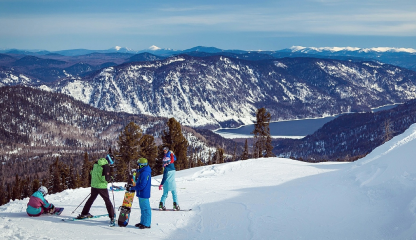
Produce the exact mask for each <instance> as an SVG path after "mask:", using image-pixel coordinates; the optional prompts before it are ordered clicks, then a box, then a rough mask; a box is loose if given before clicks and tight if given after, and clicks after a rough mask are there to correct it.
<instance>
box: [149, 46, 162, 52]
mask: <svg viewBox="0 0 416 240" xmlns="http://www.w3.org/2000/svg"><path fill="white" fill-rule="evenodd" d="M160 49H161V48H160V47H158V46H156V45H152V46H150V47H149V50H152V51H157V50H160Z"/></svg>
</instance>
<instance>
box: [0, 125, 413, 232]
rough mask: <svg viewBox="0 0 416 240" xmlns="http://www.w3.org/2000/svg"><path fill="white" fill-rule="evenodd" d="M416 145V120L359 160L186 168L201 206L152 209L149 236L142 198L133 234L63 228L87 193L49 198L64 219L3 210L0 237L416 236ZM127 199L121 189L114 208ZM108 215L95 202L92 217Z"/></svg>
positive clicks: (15, 206)
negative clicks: (179, 209)
mask: <svg viewBox="0 0 416 240" xmlns="http://www.w3.org/2000/svg"><path fill="white" fill-rule="evenodd" d="M414 149H416V124H415V125H412V126H411V127H410V128H409V129H408V130H407V131H406V132H405V133H403V134H402V135H399V136H396V137H395V138H394V139H392V140H390V141H389V142H387V143H386V144H384V145H383V146H380V147H379V148H377V149H375V150H374V151H373V152H372V153H370V154H369V155H368V156H367V157H365V158H363V159H361V160H359V161H357V162H354V163H319V164H311V163H304V162H298V161H294V160H290V159H282V158H268V159H251V160H246V161H238V162H232V163H226V164H220V165H211V166H205V167H199V168H194V169H189V170H184V171H179V172H178V173H177V186H178V192H179V201H180V205H181V207H182V208H183V209H186V208H192V209H193V210H192V211H190V212H159V211H153V212H152V213H153V216H152V228H151V229H146V230H139V229H136V228H134V227H133V226H134V224H135V223H137V222H139V219H140V210H139V208H138V204H137V203H138V201H137V199H135V202H134V203H133V211H132V219H131V221H130V223H131V225H129V226H128V227H127V228H120V227H115V228H110V227H108V226H107V225H108V219H102V218H101V219H95V220H89V221H78V222H62V221H61V220H60V218H62V217H68V216H75V215H76V214H78V213H79V212H80V211H81V210H80V209H78V211H77V213H74V214H72V215H71V212H72V211H73V210H74V209H75V208H76V206H77V205H78V204H79V203H80V202H81V201H82V200H83V199H84V198H85V197H86V196H87V195H88V193H89V191H90V190H89V188H82V189H76V190H66V191H64V192H62V193H58V194H54V195H51V196H47V199H48V200H49V201H50V202H52V203H54V204H55V205H56V206H60V207H65V208H66V210H65V211H64V212H63V213H62V216H60V217H50V216H49V217H47V216H43V217H39V218H29V217H27V216H26V214H25V207H26V204H27V202H28V199H24V200H20V201H14V202H10V203H8V204H6V205H4V206H1V207H0V238H1V239H116V238H118V237H123V238H124V237H127V238H130V237H134V238H140V239H147V240H148V239H366V240H368V239H416V160H415V159H414ZM160 179H161V176H156V177H154V178H153V179H152V184H153V185H154V187H152V197H151V205H152V206H153V207H157V205H158V202H159V199H160V197H161V194H162V193H161V191H159V190H158V188H157V186H158V185H159V181H160ZM117 185H121V183H119V184H117ZM110 196H111V192H110ZM122 197H123V193H122V192H116V193H115V202H116V206H119V205H120V204H121V201H122ZM171 205H172V198H171V196H169V198H168V199H167V206H168V207H171ZM105 212H106V210H105V207H104V203H103V201H102V200H101V199H100V198H97V200H96V202H95V204H94V205H93V208H92V209H91V213H92V214H103V213H105Z"/></svg>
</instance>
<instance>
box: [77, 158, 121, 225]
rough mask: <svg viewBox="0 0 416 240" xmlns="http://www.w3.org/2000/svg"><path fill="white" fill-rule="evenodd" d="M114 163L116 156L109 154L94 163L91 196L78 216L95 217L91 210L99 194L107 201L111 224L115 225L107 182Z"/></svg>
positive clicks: (80, 217)
mask: <svg viewBox="0 0 416 240" xmlns="http://www.w3.org/2000/svg"><path fill="white" fill-rule="evenodd" d="M109 163H110V164H111V165H112V164H114V156H112V155H107V156H106V158H100V159H98V161H97V162H96V163H95V164H94V166H93V169H92V171H91V172H90V174H91V196H90V198H89V199H88V200H87V202H86V203H85V206H84V208H83V209H82V212H81V214H80V215H79V216H78V217H77V218H79V219H83V218H91V217H93V216H92V215H91V214H90V213H89V212H90V209H91V205H92V204H93V203H94V201H95V199H96V198H97V196H98V195H100V196H101V197H102V198H103V199H104V202H105V206H106V208H107V212H108V216H109V217H110V225H113V226H114V225H115V220H114V208H113V205H112V204H111V200H110V197H109V194H108V190H107V184H108V182H109V181H110V180H111V176H110V165H109Z"/></svg>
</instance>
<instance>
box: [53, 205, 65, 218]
mask: <svg viewBox="0 0 416 240" xmlns="http://www.w3.org/2000/svg"><path fill="white" fill-rule="evenodd" d="M62 211H64V208H57V207H56V208H55V211H54V212H53V213H50V214H51V215H58V216H59V215H61V213H62Z"/></svg>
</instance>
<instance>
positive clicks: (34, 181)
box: [32, 176, 40, 193]
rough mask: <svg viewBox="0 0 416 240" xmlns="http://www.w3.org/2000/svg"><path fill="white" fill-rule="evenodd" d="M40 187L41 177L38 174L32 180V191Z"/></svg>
mask: <svg viewBox="0 0 416 240" xmlns="http://www.w3.org/2000/svg"><path fill="white" fill-rule="evenodd" d="M39 188H40V182H39V178H38V177H37V176H36V178H35V179H33V181H32V193H34V192H36V191H37V190H38V189H39Z"/></svg>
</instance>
